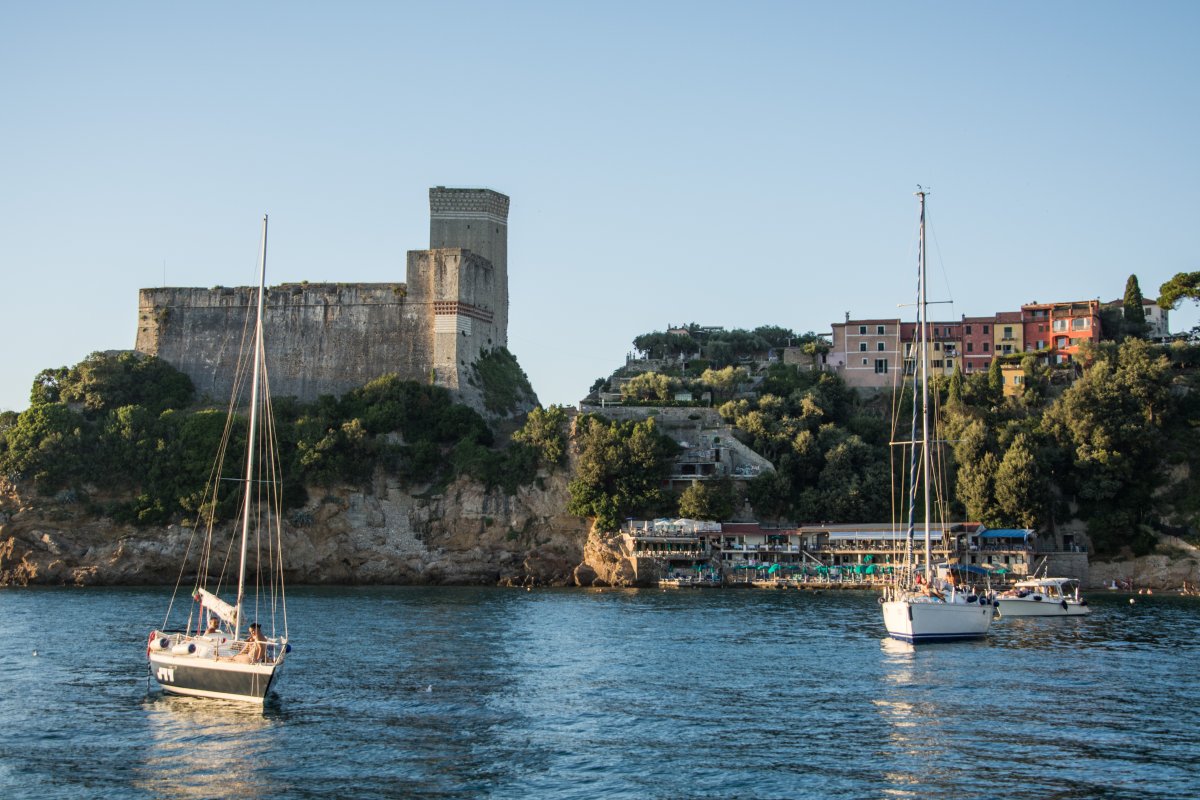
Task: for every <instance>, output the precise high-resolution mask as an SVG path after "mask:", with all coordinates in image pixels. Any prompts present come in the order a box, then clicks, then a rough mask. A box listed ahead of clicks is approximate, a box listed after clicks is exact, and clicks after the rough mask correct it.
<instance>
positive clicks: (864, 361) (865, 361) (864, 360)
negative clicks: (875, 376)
mask: <svg viewBox="0 0 1200 800" xmlns="http://www.w3.org/2000/svg"><path fill="white" fill-rule="evenodd" d="M866 365H867V360H866V359H865V358H864V359H863V366H864V367H865V366H866Z"/></svg>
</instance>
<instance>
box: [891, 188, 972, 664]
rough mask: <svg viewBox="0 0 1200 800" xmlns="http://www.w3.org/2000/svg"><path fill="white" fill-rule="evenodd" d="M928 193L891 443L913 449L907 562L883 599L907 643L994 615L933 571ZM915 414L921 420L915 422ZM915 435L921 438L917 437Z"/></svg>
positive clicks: (895, 630) (964, 632) (960, 631)
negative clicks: (913, 315)
mask: <svg viewBox="0 0 1200 800" xmlns="http://www.w3.org/2000/svg"><path fill="white" fill-rule="evenodd" d="M927 194H928V192H926V191H925V190H924V189H919V190H918V191H917V192H916V196H917V198H918V199H919V201H920V212H921V225H920V231H921V233H920V244H919V247H918V250H919V252H918V258H917V262H918V278H917V336H916V337H915V338H916V341H915V342H914V350H913V356H914V358H915V359H916V360H918V361H919V362H920V363H919V364H918V365H917V368H916V369H914V370H913V371H912V372H913V379H914V381H915V382H916V384H917V385H919V391H914V392H913V416H912V427H911V436H910V439H909V441H905V442H893V443H892V444H893V445H902V446H908V447H910V448H911V451H910V452H911V456H910V458H909V465H908V472H907V475H906V479H905V484H902V485H907V487H908V523H907V536H906V537H905V539H906V547H905V563H904V565H903V566H902V567H901V568H900V569H898V570H897V571H896V573H895V576H894V579H893V581H892V582H891V583H890V584H889V585H888V586H887V587H886V588H885V590H884V596H883V597H882V598H881V603H882V605H883V622H884V625H885V626H886V627H887V632H888V636H890V637H892V638H893V639H900V640H902V641H905V642H909V643H914V644H915V643H920V642H948V641H956V640H960V639H978V638H982V637H983V636H985V635H986V634H987V632H988V628H989V627H990V626H991V624H992V618H993V617H994V616H995V612H994V608H993V606H992V602H991V600H990V599H989V598H987V597H986V596H981V595H975V594H968V593H966V592H962V591H959V589H958V587H957V585H956V584H954V583H953V582H952V581H950V582H947V583H946V584H943V585H939V584H940V583H941V581H939V580H938V578H937V577H936V576H935V574H934V566H933V546H932V541H931V535H930V530H931V525H932V522H933V520H932V517H933V514H934V511H933V493H932V492H933V486H932V480H931V474H932V472H933V457H932V451H931V447H930V444H931V441H930V425H931V424H932V422H933V420H932V419H931V414H930V410H929V347H928V345H929V320H928V311H929V304H928V301H927V298H926V292H925V198H926V195H927ZM918 417H919V419H920V424H919V425H918ZM918 433H919V438H918ZM918 488H920V489H921V490H922V493H923V495H924V505H925V508H924V510H925V514H924V534H925V536H924V538H925V548H924V560H923V563H922V564H920V565H918V564H917V563H915V551H914V547H913V540H914V533H915V528H916V523H915V516H916V505H917V495H918Z"/></svg>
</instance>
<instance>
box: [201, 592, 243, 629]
mask: <svg viewBox="0 0 1200 800" xmlns="http://www.w3.org/2000/svg"><path fill="white" fill-rule="evenodd" d="M193 599H195V601H196V602H197V603H199V604H200V605H202V606H204V607H205V608H207V609H208V610H209V612H210V613H213V614H216V615H217V616H218V617H220V618H221V621H222V622H225V623H227V624H229V625H236V624H237V608H235V607H234V606H231V605H229V603H226V602H225V601H224V600H222V599H221V598H219V597H217V596H216V595H215V594H213V593H212V592H210V591H208V590H207V589H197V590H196V594H195V595H194V596H193Z"/></svg>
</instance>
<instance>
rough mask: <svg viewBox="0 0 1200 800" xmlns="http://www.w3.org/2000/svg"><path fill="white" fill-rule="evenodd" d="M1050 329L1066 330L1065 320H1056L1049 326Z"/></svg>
mask: <svg viewBox="0 0 1200 800" xmlns="http://www.w3.org/2000/svg"><path fill="white" fill-rule="evenodd" d="M1051 328H1052V329H1053V330H1055V331H1065V330H1066V329H1067V321H1066V320H1065V319H1056V320H1054V322H1053V323H1052V324H1051Z"/></svg>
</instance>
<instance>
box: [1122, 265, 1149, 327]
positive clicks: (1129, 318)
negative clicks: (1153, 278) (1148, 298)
mask: <svg viewBox="0 0 1200 800" xmlns="http://www.w3.org/2000/svg"><path fill="white" fill-rule="evenodd" d="M1124 312H1125V319H1124V321H1123V323H1122V325H1121V332H1122V333H1123V334H1124V335H1125V336H1131V337H1134V338H1139V339H1140V338H1142V337H1143V336H1145V335H1146V309H1145V308H1144V307H1143V306H1142V290H1141V288H1140V287H1139V286H1138V279H1137V275H1130V276H1129V280H1127V281H1125V302H1124Z"/></svg>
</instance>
